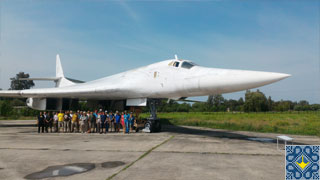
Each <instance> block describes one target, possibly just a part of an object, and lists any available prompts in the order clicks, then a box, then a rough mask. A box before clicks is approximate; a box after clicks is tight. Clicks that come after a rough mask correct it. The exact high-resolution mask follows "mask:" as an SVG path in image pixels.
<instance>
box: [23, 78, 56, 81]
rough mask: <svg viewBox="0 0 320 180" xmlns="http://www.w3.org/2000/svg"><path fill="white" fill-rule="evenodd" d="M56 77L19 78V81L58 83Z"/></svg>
mask: <svg viewBox="0 0 320 180" xmlns="http://www.w3.org/2000/svg"><path fill="white" fill-rule="evenodd" d="M59 79H60V78H58V77H49V78H19V79H18V80H19V81H58V80H59Z"/></svg>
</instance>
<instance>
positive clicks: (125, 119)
mask: <svg viewBox="0 0 320 180" xmlns="http://www.w3.org/2000/svg"><path fill="white" fill-rule="evenodd" d="M129 119H130V115H129V114H128V113H127V111H125V112H124V124H125V127H126V129H125V130H126V131H125V133H128V134H129Z"/></svg>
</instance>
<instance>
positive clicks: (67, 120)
mask: <svg viewBox="0 0 320 180" xmlns="http://www.w3.org/2000/svg"><path fill="white" fill-rule="evenodd" d="M69 127H70V114H69V111H66V113H65V114H64V133H67V132H68V131H69V129H70V128H69Z"/></svg>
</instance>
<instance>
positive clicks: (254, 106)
mask: <svg viewBox="0 0 320 180" xmlns="http://www.w3.org/2000/svg"><path fill="white" fill-rule="evenodd" d="M267 110H268V102H267V98H266V96H265V95H264V94H263V93H262V92H260V91H259V90H257V91H256V92H250V90H247V91H246V94H245V103H244V111H246V112H261V111H267Z"/></svg>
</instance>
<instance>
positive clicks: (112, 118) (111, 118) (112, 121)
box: [109, 111, 115, 132]
mask: <svg viewBox="0 0 320 180" xmlns="http://www.w3.org/2000/svg"><path fill="white" fill-rule="evenodd" d="M109 123H110V132H112V127H113V128H114V115H113V113H112V111H110V113H109ZM114 129H115V128H114Z"/></svg>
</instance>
